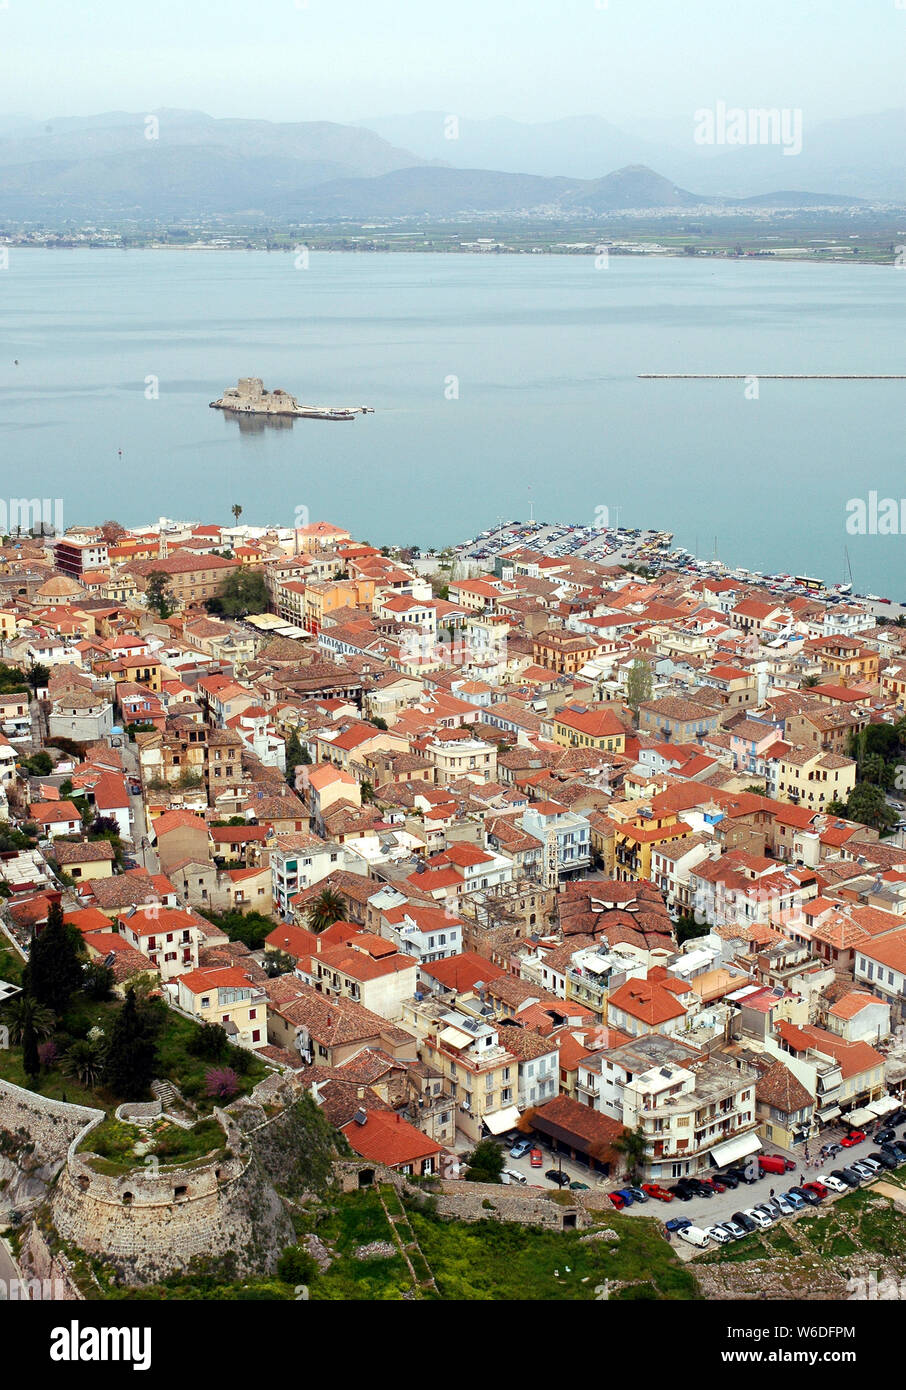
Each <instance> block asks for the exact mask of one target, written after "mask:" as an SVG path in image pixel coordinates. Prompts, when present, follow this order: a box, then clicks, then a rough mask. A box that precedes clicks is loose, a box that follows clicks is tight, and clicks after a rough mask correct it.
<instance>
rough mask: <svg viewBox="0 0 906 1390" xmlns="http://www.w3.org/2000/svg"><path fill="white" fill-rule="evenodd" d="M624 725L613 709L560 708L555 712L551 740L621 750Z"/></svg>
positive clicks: (602, 750)
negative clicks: (552, 738) (552, 737)
mask: <svg viewBox="0 0 906 1390" xmlns="http://www.w3.org/2000/svg"><path fill="white" fill-rule="evenodd" d="M626 732H627V730H626V725H625V724H624V723H623V722H622V720H621V719H619V718H618V717H617V715H616V714H614V712H613V710H612V709H594V708H592V709H570V708H568V707H567V708H566V709H562V710H559V711H558V712H557V714H556V715H555V716H554V742H555V743H559V744H560V745H561V746H562V747H564V748H596V749H598V751H599V752H606V753H622V752H624V750H625V748H626Z"/></svg>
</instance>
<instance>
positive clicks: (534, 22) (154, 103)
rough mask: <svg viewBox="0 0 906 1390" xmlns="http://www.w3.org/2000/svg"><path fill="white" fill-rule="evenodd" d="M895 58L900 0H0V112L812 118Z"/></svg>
mask: <svg viewBox="0 0 906 1390" xmlns="http://www.w3.org/2000/svg"><path fill="white" fill-rule="evenodd" d="M899 5H903V6H904V8H899ZM904 62H906V0H751V3H744V0H449V3H444V0H440V3H438V0H0V111H3V112H5V113H7V114H9V113H13V112H15V113H23V114H26V115H28V116H33V117H54V116H67V115H89V114H94V113H96V112H101V111H110V110H129V111H151V110H154V109H155V108H157V107H161V106H171V107H192V108H198V109H201V110H205V111H208V112H210V113H211V114H212V115H215V116H225V115H233V116H249V117H252V116H258V117H265V118H268V119H271V120H314V119H322V120H334V121H353V120H356V119H358V118H360V117H377V116H383V115H391V114H397V113H403V112H411V111H418V110H424V109H430V110H438V109H440V110H444V111H447V112H455V113H457V114H460V115H463V116H475V117H482V116H493V115H507V116H513V117H516V118H518V119H521V120H548V119H552V118H556V117H558V116H565V115H579V114H588V113H594V114H597V115H601V116H606V117H607V118H608V119H610V120H612V121H614V122H615V123H617V124H620V122H621V121H632V120H637V119H641V118H649V119H650V118H655V117H660V116H674V115H684V114H686V113H689V112H691V111H694V110H695V109H697V108H698V107H700V106H704V105H710V104H712V103H713V102H714V101H716V100H718V99H723V100H726V101H728V102H729V103H731V104H737V105H743V106H765V105H780V106H790V107H801V108H802V109H803V110H804V111H805V112H806V113H807V116H808V118H809V120H810V121H815V120H820V119H824V118H828V117H833V116H836V115H841V116H845V115H854V114H858V113H861V112H866V111H880V110H884V109H887V108H890V107H900V106H904V105H906V96H904V70H906V67H904Z"/></svg>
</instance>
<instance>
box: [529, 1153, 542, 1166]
mask: <svg viewBox="0 0 906 1390" xmlns="http://www.w3.org/2000/svg"><path fill="white" fill-rule="evenodd" d="M529 1163H530V1164H531V1165H532V1167H533V1168H541V1167H542V1166H543V1164H544V1154H543V1153H542V1152H541V1150H540V1149H532V1151H531V1153H530V1154H529Z"/></svg>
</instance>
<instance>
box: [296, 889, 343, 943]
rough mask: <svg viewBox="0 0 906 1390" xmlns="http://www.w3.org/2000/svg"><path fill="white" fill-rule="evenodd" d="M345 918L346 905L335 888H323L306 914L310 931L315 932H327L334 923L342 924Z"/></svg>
mask: <svg viewBox="0 0 906 1390" xmlns="http://www.w3.org/2000/svg"><path fill="white" fill-rule="evenodd" d="M345 916H346V904H345V903H344V902H343V899H342V898H341V897H340V895H339V893H337V892H336V891H335V890H334V889H333V888H322V889H321V892H320V893H319V894H318V896H317V897H316V898H315V900H314V902H312V903H310V904H309V907H308V911H307V913H306V919H307V921H308V926H309V930H310V931H313V932H322V931H325V930H326V929H327V927H329V926H331V925H332V924H333V923H334V922H342V921H343V919H344V918H345Z"/></svg>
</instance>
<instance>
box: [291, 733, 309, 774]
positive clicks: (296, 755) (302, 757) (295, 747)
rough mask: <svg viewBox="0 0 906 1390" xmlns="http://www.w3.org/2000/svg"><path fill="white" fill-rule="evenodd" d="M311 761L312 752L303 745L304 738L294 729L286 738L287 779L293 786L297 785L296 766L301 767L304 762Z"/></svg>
mask: <svg viewBox="0 0 906 1390" xmlns="http://www.w3.org/2000/svg"><path fill="white" fill-rule="evenodd" d="M310 762H311V756H310V754H309V753H308V751H307V750H306V749H305V748H303V747H302V740H301V739H300V738H299V735H298V733H297V732H296V730H295V729H293V730H292V732H291V734H290V736H289V738H288V739H287V740H286V780H287V782H289V784H290V786H291V787H294V786H295V785H296V768H297V767H300V766H301V765H302V764H303V763H310Z"/></svg>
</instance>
